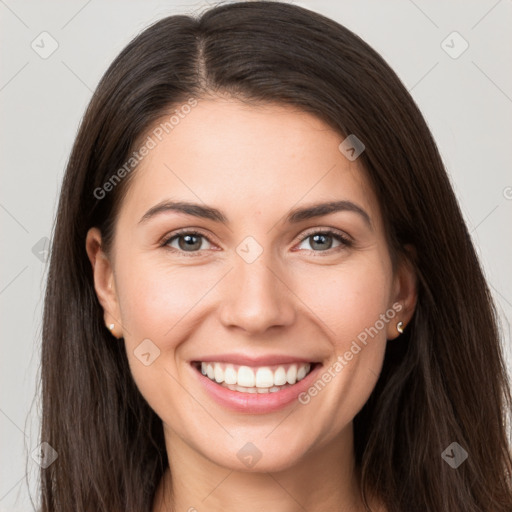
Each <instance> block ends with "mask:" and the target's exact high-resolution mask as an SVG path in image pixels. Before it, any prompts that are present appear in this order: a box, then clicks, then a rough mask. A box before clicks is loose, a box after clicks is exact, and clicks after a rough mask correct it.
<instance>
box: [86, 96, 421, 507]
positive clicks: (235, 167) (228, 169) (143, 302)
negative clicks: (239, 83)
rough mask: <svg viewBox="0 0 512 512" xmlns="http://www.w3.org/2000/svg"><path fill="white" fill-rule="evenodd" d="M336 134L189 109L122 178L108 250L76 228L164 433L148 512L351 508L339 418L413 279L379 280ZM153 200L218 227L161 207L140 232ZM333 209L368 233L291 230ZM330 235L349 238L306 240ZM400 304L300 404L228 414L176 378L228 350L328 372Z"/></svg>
mask: <svg viewBox="0 0 512 512" xmlns="http://www.w3.org/2000/svg"><path fill="white" fill-rule="evenodd" d="M149 133H150V132H149ZM343 138H344V137H342V136H341V135H340V134H338V133H336V132H335V131H334V130H332V129H331V128H329V127H328V126H327V125H326V124H324V123H323V122H322V121H320V120H319V119H317V118H316V117H314V116H312V115H311V114H308V113H304V112H300V111H298V110H297V109H294V108H292V107H287V106H282V105H270V104H267V105H262V106H253V105H248V104H246V103H242V102H239V101H237V100H228V99H225V98H223V99H221V98H211V99H208V100H200V101H199V102H198V104H197V106H196V107H194V108H193V109H192V111H191V112H190V113H189V114H188V115H187V116H186V117H185V118H184V119H182V120H181V121H180V123H179V125H178V126H176V127H175V128H174V129H173V130H172V131H171V132H170V133H169V134H168V135H167V136H165V137H164V138H163V140H162V141H161V142H159V143H158V145H157V146H156V147H155V148H154V149H152V150H151V151H150V152H149V154H148V156H147V157H145V158H144V160H143V161H142V162H141V164H140V165H139V167H138V169H137V170H136V171H134V172H135V175H134V176H133V180H132V181H131V183H130V186H129V190H128V194H127V196H126V197H125V199H124V201H123V204H122V206H121V210H120V213H119V218H118V220H117V224H116V234H115V239H114V245H113V247H112V251H111V252H110V254H108V255H106V254H105V253H104V252H103V250H102V247H101V233H100V232H99V231H98V229H96V228H92V229H91V230H89V232H88V235H87V240H86V249H87V253H88V256H89V259H90V261H91V264H92V267H93V271H94V284H95V289H96V293H97V295H98V298H99V301H100V303H101V305H102V307H103V310H104V318H105V323H106V324H107V325H110V324H112V323H113V324H115V327H114V330H113V334H114V336H115V337H121V336H122V337H123V338H124V343H125V347H126V353H127V357H128V360H129V363H130V369H131V372H132V375H133V377H134V380H135V382H136V384H137V386H138V388H139V390H140V392H141V393H142V395H143V396H144V398H145V399H146V400H147V402H148V403H149V405H150V406H151V407H152V409H153V410H154V411H155V412H156V414H158V416H159V417H160V418H161V419H162V421H163V426H164V433H165V442H166V450H167V453H168V458H169V461H170V473H169V471H168V472H167V473H166V475H165V476H164V480H165V482H166V488H167V491H166V492H164V490H163V487H162V485H161V484H162V483H163V482H160V487H159V490H158V492H157V496H156V498H155V501H154V506H153V512H163V511H164V510H166V511H168V510H176V511H188V510H189V509H191V507H195V509H196V510H197V511H198V512H202V511H209V512H217V511H219V512H220V511H233V510H244V511H246V512H256V511H261V510H274V511H280V512H296V511H297V510H307V511H308V512H320V511H325V510H333V511H335V510H340V511H341V510H343V511H347V512H348V511H354V512H359V511H362V510H364V507H363V506H362V503H361V500H360V498H359V482H358V479H357V477H356V473H355V471H354V452H353V418H354V416H355V415H356V414H357V413H358V412H359V410H360V409H361V408H362V407H363V405H364V404H365V402H366V401H367V400H368V397H369V396H370V394H371V392H372V390H373V388H374V386H375V384H376V382H377V379H378V375H379V372H380V370H381V367H382V362H383V358H384V351H385V347H386V343H387V342H389V343H392V340H393V339H394V338H396V337H397V336H398V335H399V333H398V331H397V329H396V324H397V322H398V321H400V320H401V321H402V322H403V323H404V325H407V323H408V322H409V320H410V318H411V316H412V314H413V311H414V307H415V304H416V281H415V276H414V273H413V271H412V270H411V268H410V266H408V265H406V264H400V265H399V266H398V268H397V270H396V272H395V273H393V271H392V266H391V258H390V254H389V248H388V246H387V243H386V238H385V233H384V227H383V221H382V217H381V213H380V209H379V205H378V202H377V198H376V196H375V195H374V193H373V191H372V190H371V188H370V186H369V182H368V180H367V178H366V176H365V173H364V171H363V169H362V168H361V166H360V164H359V160H355V161H353V162H351V161H350V160H348V159H347V158H346V157H345V156H344V155H343V154H342V153H341V152H340V151H339V149H338V146H339V144H340V142H341V141H342V140H343ZM164 200H172V201H187V202H193V203H198V204H200V205H202V206H206V205H208V206H210V207H213V208H216V209H218V210H220V211H221V212H222V213H223V215H224V216H225V217H226V219H227V224H223V223H222V222H218V221H215V220H213V219H205V218H200V217H195V216H192V215H189V214H184V213H177V212H174V211H171V210H167V211H165V212H163V213H160V214H157V215H154V216H152V217H150V218H147V219H146V220H144V221H142V222H140V221H141V218H142V217H143V216H144V215H145V213H146V212H147V211H148V210H150V209H151V208H152V207H154V206H155V205H157V204H159V203H160V202H162V201H164ZM332 201H349V202H351V203H353V204H355V205H357V206H358V207H360V208H361V209H362V210H364V211H365V212H366V213H367V215H368V217H369V221H370V222H369V223H367V222H366V221H365V219H364V216H363V215H361V214H358V213H357V212H355V211H353V210H352V211H351V210H343V211H337V212H334V213H330V214H325V215H322V216H320V217H314V218H308V219H303V220H300V221H299V222H293V223H292V222H289V221H288V220H287V217H288V215H289V213H290V212H291V211H292V210H295V209H297V208H302V207H306V206H311V205H313V204H316V203H324V202H332ZM181 229H193V230H195V231H199V232H200V233H201V235H203V236H202V237H198V238H197V243H196V244H195V245H193V249H191V250H189V251H188V252H187V245H186V244H185V243H184V241H183V238H181V239H180V238H174V239H173V240H171V241H169V243H168V245H167V248H166V247H161V246H160V242H162V241H163V240H164V239H165V238H166V236H167V235H172V234H173V233H175V232H176V231H177V230H181ZM327 230H331V231H335V234H337V233H341V234H342V235H343V236H344V237H345V238H348V239H349V240H350V241H351V242H352V243H351V244H350V245H348V246H346V245H345V244H344V243H343V242H340V241H339V240H337V239H336V237H335V236H332V235H326V236H325V237H324V238H323V239H322V238H321V237H320V240H319V239H318V238H316V239H314V238H313V237H314V235H315V234H318V233H322V232H325V231H327ZM248 236H250V237H252V238H253V239H254V240H255V241H257V243H258V244H259V246H260V247H261V248H262V249H263V252H262V253H261V255H259V257H258V258H257V259H256V260H255V261H253V262H252V263H248V262H247V261H245V260H244V259H243V258H242V257H241V256H240V255H239V254H238V253H237V251H236V249H237V246H238V245H239V244H240V243H241V242H242V241H243V240H244V239H245V238H246V237H248ZM167 238H168V237H167ZM180 241H181V243H180ZM190 254H192V256H187V255H190ZM396 303H399V304H400V305H401V307H402V309H401V310H400V312H399V313H397V315H396V316H395V317H394V318H393V319H392V320H390V321H389V322H387V323H385V325H384V327H383V328H382V329H380V330H379V332H378V334H377V335H375V336H374V337H373V338H371V339H370V338H369V342H368V343H367V345H366V346H364V348H363V349H362V350H361V351H360V352H359V353H358V354H357V355H354V357H353V359H352V360H351V361H349V363H348V364H347V365H346V366H345V367H344V368H343V370H342V371H341V372H339V373H338V374H337V376H336V377H335V378H334V379H332V381H331V382H330V383H329V384H328V385H327V386H325V388H324V389H323V390H322V391H321V392H320V393H319V394H318V395H317V396H316V397H314V398H312V399H311V401H310V402H309V403H308V404H307V405H301V404H298V403H297V402H294V403H293V404H291V405H289V406H286V407H285V408H283V409H282V410H279V411H276V412H272V413H264V414H244V413H240V412H233V411H232V410H230V409H227V408H225V407H224V406H222V405H219V404H217V403H216V402H214V401H213V400H212V399H211V397H210V396H209V394H208V393H207V392H206V391H205V390H204V389H203V388H202V386H200V383H199V382H198V378H197V375H196V374H194V372H196V370H194V369H193V368H192V367H191V365H190V361H192V360H201V356H205V355H215V354H221V353H227V352H236V353H244V354H248V355H269V354H287V355H293V356H296V357H303V358H306V359H308V360H311V361H320V362H322V364H323V365H324V367H325V368H328V367H329V366H331V365H332V364H333V363H334V362H335V361H336V359H337V357H338V356H339V355H343V354H344V353H345V352H347V351H348V350H350V346H351V344H352V342H353V341H354V340H355V339H356V338H357V336H358V334H360V333H361V332H362V331H364V329H365V328H369V327H370V326H374V325H375V323H376V321H377V320H378V319H379V318H380V317H379V315H381V314H384V313H385V312H386V311H388V310H390V309H392V305H393V304H396ZM145 339H149V340H151V342H152V343H154V344H155V345H156V346H157V347H158V348H159V350H160V355H159V357H157V358H156V359H155V360H154V362H153V363H152V364H150V365H148V366H146V365H144V364H142V363H141V361H140V360H139V359H138V358H137V357H136V355H135V354H134V350H135V349H136V348H137V346H139V344H140V343H141V342H142V340H145ZM388 340H389V341H388ZM112 342H113V343H116V342H117V343H122V342H123V341H122V340H120V341H116V340H115V339H114V338H113V339H112ZM247 442H251V443H253V444H254V445H255V446H256V447H257V448H258V449H259V451H260V452H261V454H262V457H261V459H260V460H259V461H258V462H257V463H256V464H255V465H254V466H253V467H251V468H249V467H247V466H245V465H244V464H243V463H242V462H241V461H240V460H239V458H238V457H237V452H238V450H240V448H242V447H243V446H244V445H245V444H246V443H247ZM170 475H172V478H171V476H170ZM171 488H172V492H171V490H170V489H171ZM171 504H172V506H171ZM373 504H374V505H378V502H377V501H374V502H373ZM381 510H382V509H381Z"/></svg>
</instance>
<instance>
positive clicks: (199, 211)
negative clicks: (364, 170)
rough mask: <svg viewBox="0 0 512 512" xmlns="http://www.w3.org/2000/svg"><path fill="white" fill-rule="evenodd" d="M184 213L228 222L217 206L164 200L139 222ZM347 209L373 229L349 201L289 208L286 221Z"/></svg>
mask: <svg viewBox="0 0 512 512" xmlns="http://www.w3.org/2000/svg"><path fill="white" fill-rule="evenodd" d="M170 211H172V212H176V213H184V214H186V215H192V216H194V217H199V218H202V219H208V220H213V221H215V222H220V223H222V224H226V225H227V224H229V221H228V218H227V217H226V215H224V214H223V213H222V212H221V211H220V210H218V209H217V208H213V207H211V206H203V205H200V204H197V203H190V202H187V201H169V200H164V201H162V202H160V203H158V204H157V205H155V206H153V207H152V208H150V209H149V210H148V211H147V212H146V213H145V214H144V215H143V216H142V218H141V219H140V221H139V224H141V223H144V222H147V221H148V220H149V219H151V218H153V217H155V216H157V215H159V214H161V213H165V212H170ZM342 211H349V212H354V213H357V214H358V215H359V216H360V217H361V218H362V219H363V221H364V222H365V224H366V225H367V226H368V227H369V228H370V230H372V231H373V226H372V221H371V219H370V216H369V215H368V213H366V211H365V210H363V208H361V207H360V206H358V205H357V204H355V203H353V202H351V201H330V202H327V203H316V204H313V205H310V206H306V207H301V208H295V209H294V210H291V211H290V212H289V213H288V215H287V217H286V221H287V222H288V223H290V224H296V223H298V222H302V221H304V220H308V219H313V218H316V217H322V216H324V215H329V214H330V213H336V212H342Z"/></svg>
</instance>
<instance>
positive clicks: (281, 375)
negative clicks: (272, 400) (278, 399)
mask: <svg viewBox="0 0 512 512" xmlns="http://www.w3.org/2000/svg"><path fill="white" fill-rule="evenodd" d="M274 384H275V385H276V386H284V385H285V384H286V370H285V369H284V368H283V367H282V366H280V367H279V368H278V369H277V370H276V371H275V372H274Z"/></svg>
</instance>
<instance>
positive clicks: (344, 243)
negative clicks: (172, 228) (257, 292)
mask: <svg viewBox="0 0 512 512" xmlns="http://www.w3.org/2000/svg"><path fill="white" fill-rule="evenodd" d="M184 235H193V236H197V237H202V238H204V239H206V240H207V241H208V242H209V243H212V242H211V241H210V239H209V238H208V237H207V236H206V235H204V234H203V233H201V232H199V231H195V230H193V229H183V230H180V231H176V232H174V233H171V234H170V235H169V236H166V237H165V238H164V239H163V240H162V242H161V244H160V247H163V248H164V249H167V250H169V251H172V252H177V253H179V254H180V255H181V256H185V257H196V256H200V255H201V251H202V250H201V249H200V250H198V251H182V250H180V249H176V248H174V247H169V246H168V244H169V243H170V242H171V241H172V240H174V239H175V238H179V237H180V236H184ZM313 235H329V236H332V237H333V238H334V239H336V240H337V241H338V242H340V243H341V245H340V246H338V247H331V248H330V249H326V250H325V251H315V250H313V249H310V250H309V252H312V253H327V254H329V255H330V254H332V253H333V252H337V251H339V250H343V249H347V248H349V247H352V245H353V242H352V240H350V239H349V238H348V237H347V236H345V235H344V234H343V233H342V232H340V231H337V230H333V229H326V230H321V229H317V230H316V231H309V232H308V233H307V234H306V235H304V236H303V237H302V238H301V239H300V240H299V241H298V243H299V244H301V243H302V242H304V241H305V240H307V239H308V238H310V237H312V236H313ZM315 256H321V254H315Z"/></svg>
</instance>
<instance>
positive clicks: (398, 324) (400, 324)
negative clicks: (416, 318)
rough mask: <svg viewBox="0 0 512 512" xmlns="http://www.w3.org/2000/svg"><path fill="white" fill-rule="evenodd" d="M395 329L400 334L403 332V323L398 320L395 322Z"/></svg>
mask: <svg viewBox="0 0 512 512" xmlns="http://www.w3.org/2000/svg"><path fill="white" fill-rule="evenodd" d="M396 330H397V331H398V332H399V333H400V334H402V333H403V332H404V323H403V322H398V323H397V324H396Z"/></svg>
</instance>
